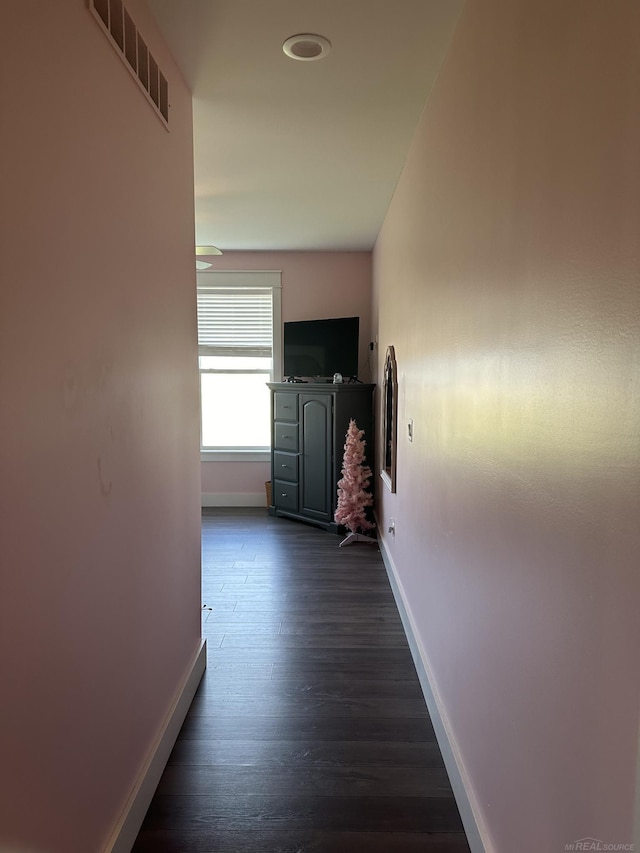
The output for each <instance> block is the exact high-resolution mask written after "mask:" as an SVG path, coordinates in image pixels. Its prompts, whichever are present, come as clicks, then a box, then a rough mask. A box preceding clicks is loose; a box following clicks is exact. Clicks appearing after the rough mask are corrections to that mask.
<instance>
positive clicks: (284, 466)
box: [281, 462, 289, 468]
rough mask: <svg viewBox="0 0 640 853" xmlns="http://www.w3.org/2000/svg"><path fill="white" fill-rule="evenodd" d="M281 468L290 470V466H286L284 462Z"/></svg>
mask: <svg viewBox="0 0 640 853" xmlns="http://www.w3.org/2000/svg"><path fill="white" fill-rule="evenodd" d="M281 467H282V468H288V467H289V466H288V465H285V464H284V462H283V463H282V466H281Z"/></svg>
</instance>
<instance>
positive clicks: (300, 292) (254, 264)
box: [201, 252, 374, 494]
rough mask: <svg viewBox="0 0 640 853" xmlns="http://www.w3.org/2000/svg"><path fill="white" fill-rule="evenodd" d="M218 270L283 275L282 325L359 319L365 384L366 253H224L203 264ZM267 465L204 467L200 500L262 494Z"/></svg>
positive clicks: (368, 308) (368, 325) (368, 257)
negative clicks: (206, 497) (343, 318)
mask: <svg viewBox="0 0 640 853" xmlns="http://www.w3.org/2000/svg"><path fill="white" fill-rule="evenodd" d="M201 260H207V261H208V262H210V263H212V264H213V267H212V269H219V270H282V320H283V322H286V321H287V320H314V319H317V318H321V317H353V316H356V315H357V316H359V317H360V377H361V378H362V379H363V380H365V381H367V380H368V378H369V375H370V370H371V369H372V368H373V367H374V366H373V365H369V362H368V358H367V356H368V349H367V345H368V343H369V341H370V339H371V338H370V334H371V313H370V312H371V253H370V252H225V253H224V255H222V256H218V257H207V258H201ZM270 479H271V465H270V463H269V462H203V463H202V492H203V493H204V494H207V493H209V494H216V493H218V494H225V493H232V494H243V493H244V494H250V493H254V494H257V493H260V494H262V493H263V492H264V482H265V480H270Z"/></svg>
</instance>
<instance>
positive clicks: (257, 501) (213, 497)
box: [201, 490, 267, 509]
mask: <svg viewBox="0 0 640 853" xmlns="http://www.w3.org/2000/svg"><path fill="white" fill-rule="evenodd" d="M201 506H263V507H264V508H265V509H266V508H267V496H266V493H265V491H264V490H263V491H261V492H247V493H246V494H245V493H244V492H242V493H238V494H233V493H230V494H222V493H220V494H219V493H217V492H203V493H202V504H201Z"/></svg>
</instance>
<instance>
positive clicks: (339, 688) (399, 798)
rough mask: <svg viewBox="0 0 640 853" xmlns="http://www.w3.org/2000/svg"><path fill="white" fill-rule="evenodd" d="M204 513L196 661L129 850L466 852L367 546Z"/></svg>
mask: <svg viewBox="0 0 640 853" xmlns="http://www.w3.org/2000/svg"><path fill="white" fill-rule="evenodd" d="M339 542H340V538H339V537H337V536H334V535H332V534H330V533H326V532H325V531H323V530H320V529H317V528H314V527H311V526H308V525H304V524H300V523H297V522H294V521H289V520H287V519H281V518H271V517H269V516H268V515H267V514H266V511H265V510H262V509H215V510H205V511H204V513H203V520H202V560H203V602H204V605H205V606H206V607H207V608H209V607H210V608H212V609H211V610H209V609H205V610H203V635H204V636H205V637H206V638H207V644H208V669H207V672H206V673H205V676H204V679H203V681H202V683H201V685H200V688H199V690H198V692H197V694H196V697H195V699H194V702H193V704H192V707H191V709H190V711H189V715H188V717H187V719H186V721H185V724H184V726H183V729H182V731H181V733H180V736H179V738H178V741H177V743H176V746H175V748H174V750H173V753H172V755H171V758H170V759H169V763H168V765H167V768H166V770H165V772H164V775H163V777H162V780H161V782H160V785H159V787H158V790H157V792H156V795H155V797H154V799H153V802H152V804H151V806H150V808H149V811H148V813H147V816H146V818H145V821H144V824H143V826H142V829H141V831H140V834H139V836H138V839H137V841H136V844H135V846H134V848H133V853H418V851H420V853H467V851H468V850H469V847H468V844H467V840H466V837H465V835H464V832H463V829H462V825H461V822H460V818H459V815H458V810H457V808H456V804H455V801H454V799H453V794H452V792H451V788H450V786H449V781H448V779H447V775H446V772H445V769H444V765H443V762H442V757H441V755H440V752H439V749H438V746H437V743H436V741H435V737H434V733H433V727H432V725H431V721H430V719H429V716H428V714H427V710H426V707H425V704H424V699H423V697H422V693H421V691H420V686H419V684H418V679H417V676H416V673H415V669H414V666H413V662H412V659H411V655H410V652H409V648H408V646H407V642H406V638H405V635H404V632H403V629H402V624H401V622H400V617H399V616H398V612H397V609H396V606H395V602H394V600H393V595H392V593H391V589H390V587H389V582H388V579H387V576H386V572H385V569H384V566H383V564H382V560H381V557H380V553H379V551H378V549H377V547H372V546H369V545H362V544H360V545H354V546H349V547H347V548H338V543H339Z"/></svg>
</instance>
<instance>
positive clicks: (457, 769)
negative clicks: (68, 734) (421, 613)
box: [379, 538, 494, 853]
mask: <svg viewBox="0 0 640 853" xmlns="http://www.w3.org/2000/svg"><path fill="white" fill-rule="evenodd" d="M379 545H380V553H381V554H382V560H383V562H384V565H385V568H386V570H387V575H388V577H389V583H390V584H391V589H392V591H393V596H394V598H395V600H396V604H397V606H398V611H399V613H400V618H401V620H402V625H403V627H404V630H405V633H406V635H407V641H408V643H409V648H410V649H411V655H412V657H413V662H414V664H415V667H416V671H417V673H418V679H419V681H420V686H421V687H422V693H423V694H424V698H425V702H426V703H427V709H428V711H429V714H430V716H431V722H432V723H433V728H434V730H435V733H436V739H437V741H438V746H439V747H440V751H441V753H442V758H443V760H444V764H445V767H446V769H447V773H448V774H449V781H450V782H451V788H452V789H453V794H454V797H455V799H456V803H457V805H458V810H459V812H460V817H461V819H462V824H463V826H464V831H465V832H466V834H467V840H468V841H469V847H470V848H471V851H472V853H493V850H494V847H493V845H492V844H491V841H490V838H489V833H488V831H487V828H486V826H485V824H484V821H483V819H482V816H481V813H480V809H479V807H478V803H477V801H476V797H475V794H474V793H473V790H472V788H471V784H470V781H469V777H468V775H467V772H466V770H465V767H464V763H463V761H462V758H461V756H460V750H459V749H458V746H457V743H456V739H455V737H454V735H453V732H452V730H451V726H450V724H449V721H448V718H447V714H446V711H445V709H444V706H443V704H442V700H441V699H440V697H439V695H438V692H437V689H436V687H435V682H434V679H433V676H432V674H431V667H430V666H429V662H428V658H427V655H426V652H425V650H424V648H423V647H422V644H421V642H420V641H419V639H418V637H417V634H416V632H415V629H414V624H413V620H412V618H411V611H410V609H409V607H408V605H407V602H406V597H405V594H404V590H403V588H402V584H401V582H400V579H399V578H398V573H397V571H396V567H395V565H394V562H393V560H392V558H391V555H390V554H389V552H388V551H387V548H386V545H385V541H384V538H382V539H379Z"/></svg>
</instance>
